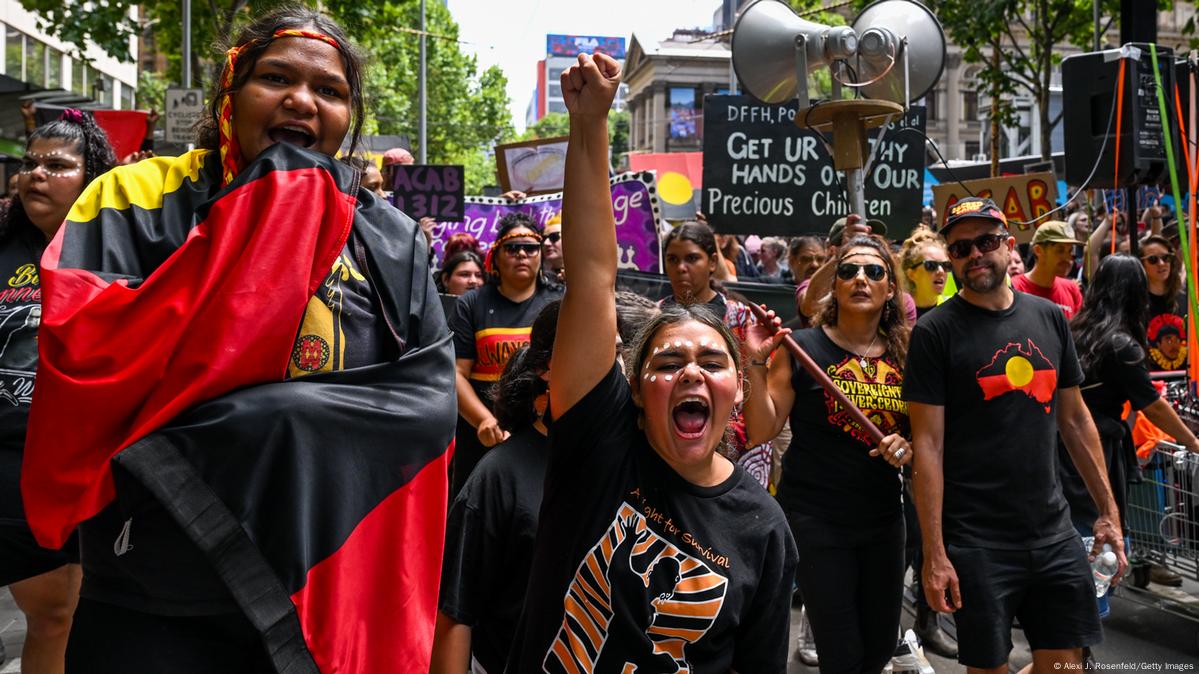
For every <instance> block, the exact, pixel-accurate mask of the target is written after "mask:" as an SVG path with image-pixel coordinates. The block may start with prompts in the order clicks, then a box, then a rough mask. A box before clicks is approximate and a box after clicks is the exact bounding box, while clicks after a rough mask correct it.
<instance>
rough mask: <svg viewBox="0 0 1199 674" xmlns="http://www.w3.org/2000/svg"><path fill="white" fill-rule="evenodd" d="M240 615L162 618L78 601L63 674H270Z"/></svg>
mask: <svg viewBox="0 0 1199 674" xmlns="http://www.w3.org/2000/svg"><path fill="white" fill-rule="evenodd" d="M274 671H275V668H274V666H273V665H271V662H270V659H269V658H268V656H267V653H266V649H265V647H263V645H262V641H261V639H260V638H259V636H258V632H257V630H255V629H254V627H253V626H252V625H250V622H249V621H248V620H246V618H245V616H243V615H242V614H240V613H235V614H225V615H211V616H161V615H152V614H149V613H142V612H140V611H134V610H131V609H127V608H122V607H120V606H115V605H112V604H105V603H101V602H98V601H92V600H89V599H80V600H79V607H78V608H77V609H75V620H74V622H73V623H72V624H71V637H70V640H69V641H68V643H67V674H167V673H169V674H273V672H274Z"/></svg>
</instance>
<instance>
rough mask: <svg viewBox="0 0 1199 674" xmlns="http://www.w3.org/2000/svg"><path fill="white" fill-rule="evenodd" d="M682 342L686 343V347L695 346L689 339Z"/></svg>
mask: <svg viewBox="0 0 1199 674" xmlns="http://www.w3.org/2000/svg"><path fill="white" fill-rule="evenodd" d="M683 343H684V344H686V345H687V346H688V347H692V346H695V344H693V343H692V342H691V340H690V339H689V340H687V341H686V342H683Z"/></svg>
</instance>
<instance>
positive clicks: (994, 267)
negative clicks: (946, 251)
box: [958, 257, 1007, 295]
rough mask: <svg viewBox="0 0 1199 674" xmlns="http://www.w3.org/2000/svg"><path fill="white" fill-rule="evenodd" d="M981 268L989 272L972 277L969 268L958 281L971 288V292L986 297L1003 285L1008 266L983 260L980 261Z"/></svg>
mask: <svg viewBox="0 0 1199 674" xmlns="http://www.w3.org/2000/svg"><path fill="white" fill-rule="evenodd" d="M978 264H979V266H981V267H982V268H984V269H986V270H987V273H985V274H976V275H974V276H970V273H969V272H970V269H969V267H967V269H966V271H965V272H964V273H965V276H964V277H963V278H960V279H958V280H959V281H961V283H962V285H963V286H965V287H967V288H969V289H970V291H971V292H976V293H978V294H980V295H985V294H987V293H989V292H991V291H993V290H995V289H996V288H998V287H999V286H1000V285H1002V284H1003V282H1004V280H1005V279H1006V277H1007V265H1006V264H999V263H997V262H995V261H994V260H989V259H987V258H985V257H984V258H983V259H982V260H980V261H979V263H978Z"/></svg>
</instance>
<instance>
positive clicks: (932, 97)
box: [924, 89, 939, 122]
mask: <svg viewBox="0 0 1199 674" xmlns="http://www.w3.org/2000/svg"><path fill="white" fill-rule="evenodd" d="M924 108H925V113H924V118H925V119H926V120H927V121H930V122H932V121H934V120H936V119H937V113H938V112H939V111H938V110H937V90H936V89H933V90H932V91H930V92H928V95H927V96H925V97H924Z"/></svg>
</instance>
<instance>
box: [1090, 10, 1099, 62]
mask: <svg viewBox="0 0 1199 674" xmlns="http://www.w3.org/2000/svg"><path fill="white" fill-rule="evenodd" d="M1091 18H1092V19H1093V20H1094V22H1095V29H1094V33H1095V43H1094V45H1093V46H1094V48H1093V49H1092V50H1091V51H1099V0H1091Z"/></svg>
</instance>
